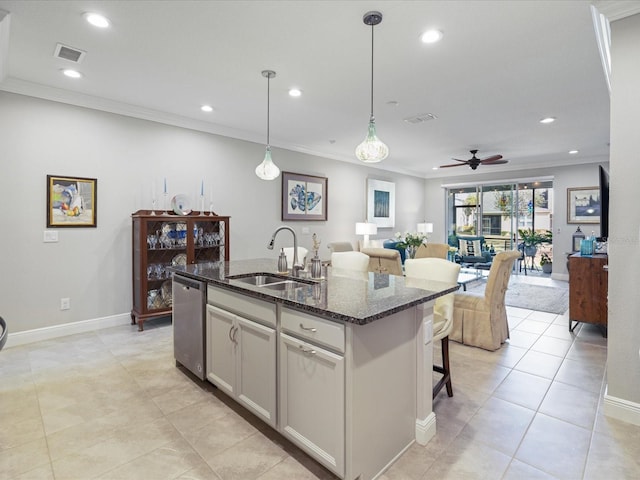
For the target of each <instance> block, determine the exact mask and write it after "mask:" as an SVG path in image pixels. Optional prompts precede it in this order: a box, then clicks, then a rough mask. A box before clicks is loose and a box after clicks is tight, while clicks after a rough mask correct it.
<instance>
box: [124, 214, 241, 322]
mask: <svg viewBox="0 0 640 480" xmlns="http://www.w3.org/2000/svg"><path fill="white" fill-rule="evenodd" d="M203 213H204V215H202V214H200V212H191V213H190V214H188V215H175V214H166V215H165V214H160V213H158V212H156V213H155V215H152V214H151V211H150V210H139V211H137V212H135V213H134V214H132V215H131V218H132V223H133V228H132V247H133V254H132V260H133V282H132V285H133V309H132V310H131V324H132V325H134V324H136V323H137V324H138V331H142V330H143V324H144V321H145V320H147V319H149V318H154V317H163V316H166V315H171V305H172V295H171V274H170V272H168V271H167V269H166V268H167V267H168V266H172V265H181V264H182V265H185V264H191V263H203V262H220V261H225V260H227V259H228V258H229V217H222V216H219V215H216V214H215V213H213V212H203Z"/></svg>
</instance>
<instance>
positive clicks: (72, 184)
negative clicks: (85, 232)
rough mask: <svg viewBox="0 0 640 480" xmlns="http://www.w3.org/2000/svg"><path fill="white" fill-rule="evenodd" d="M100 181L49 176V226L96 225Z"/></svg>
mask: <svg viewBox="0 0 640 480" xmlns="http://www.w3.org/2000/svg"><path fill="white" fill-rule="evenodd" d="M97 188H98V180H96V179H95V178H82V177H63V176H59V175H47V227H60V228H64V227H96V226H97V222H96V213H97V210H96V203H97V198H98V197H97Z"/></svg>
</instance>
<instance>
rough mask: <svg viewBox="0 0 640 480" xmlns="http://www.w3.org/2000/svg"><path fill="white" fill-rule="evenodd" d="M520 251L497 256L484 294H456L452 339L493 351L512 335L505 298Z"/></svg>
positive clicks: (502, 253)
mask: <svg viewBox="0 0 640 480" xmlns="http://www.w3.org/2000/svg"><path fill="white" fill-rule="evenodd" d="M520 253H521V252H519V251H518V250H508V251H505V252H500V253H498V254H497V255H496V256H495V257H494V259H493V262H492V263H491V269H490V270H489V276H488V277H487V284H486V285H485V288H484V294H481V293H471V292H459V293H456V294H455V299H454V311H453V330H452V331H451V340H454V341H456V342H460V343H463V344H465V345H472V346H474V347H480V348H484V349H485V350H491V351H493V350H497V349H498V348H500V346H501V345H502V344H503V343H504V342H505V341H506V340H507V338H509V324H508V323H507V309H506V307H505V304H504V297H505V294H506V293H507V287H508V286H509V277H510V276H511V271H512V270H513V263H514V262H515V260H516V259H517V258H519V257H520Z"/></svg>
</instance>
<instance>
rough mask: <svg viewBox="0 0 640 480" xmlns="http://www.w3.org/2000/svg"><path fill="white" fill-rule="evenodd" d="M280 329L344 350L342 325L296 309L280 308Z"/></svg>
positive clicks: (340, 350)
mask: <svg viewBox="0 0 640 480" xmlns="http://www.w3.org/2000/svg"><path fill="white" fill-rule="evenodd" d="M281 324H282V329H283V330H285V331H287V332H289V333H292V334H293V335H295V336H297V337H299V338H304V339H306V340H310V341H312V342H314V343H318V344H322V345H326V346H328V347H331V348H333V349H335V350H337V351H339V352H344V341H345V340H344V325H342V324H341V323H336V322H331V321H329V320H325V319H323V318H320V317H314V316H312V315H307V314H306V313H301V312H298V311H296V310H289V309H287V308H283V309H282V317H281Z"/></svg>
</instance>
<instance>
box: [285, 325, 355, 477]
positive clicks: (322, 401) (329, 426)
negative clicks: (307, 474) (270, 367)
mask: <svg viewBox="0 0 640 480" xmlns="http://www.w3.org/2000/svg"><path fill="white" fill-rule="evenodd" d="M344 395H345V393H344V357H343V356H341V355H336V354H335V353H332V352H330V351H328V350H324V349H323V348H320V347H317V346H314V345H312V344H310V343H306V342H303V341H301V340H298V339H296V338H294V337H291V336H289V335H287V334H285V333H281V334H280V415H281V421H280V429H281V432H282V433H283V434H284V435H285V436H286V437H288V438H289V439H291V440H292V441H293V442H294V443H296V444H297V445H298V446H300V447H301V448H302V449H303V450H305V451H306V452H307V453H309V454H310V455H312V456H313V457H314V458H315V459H316V460H318V461H319V462H320V463H322V464H323V465H325V466H326V467H327V468H328V469H330V470H331V471H333V472H335V473H336V474H338V475H339V476H344V457H345V452H344V444H345V441H344V435H345V416H344V412H345V396H344Z"/></svg>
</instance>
